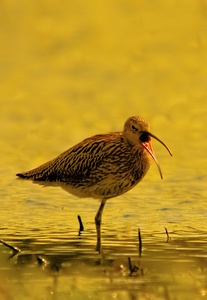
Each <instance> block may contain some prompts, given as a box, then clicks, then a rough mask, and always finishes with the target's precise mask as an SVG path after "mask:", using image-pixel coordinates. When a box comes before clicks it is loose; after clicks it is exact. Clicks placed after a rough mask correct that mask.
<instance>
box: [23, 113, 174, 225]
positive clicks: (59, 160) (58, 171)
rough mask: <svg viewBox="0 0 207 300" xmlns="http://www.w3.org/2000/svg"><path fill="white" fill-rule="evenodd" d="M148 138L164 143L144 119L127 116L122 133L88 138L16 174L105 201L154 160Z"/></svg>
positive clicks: (131, 182) (135, 180)
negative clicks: (26, 170)
mask: <svg viewBox="0 0 207 300" xmlns="http://www.w3.org/2000/svg"><path fill="white" fill-rule="evenodd" d="M151 137H153V138H155V139H157V140H158V141H159V142H161V143H162V144H163V145H164V146H165V144H164V143H163V142H162V141H160V140H159V139H158V138H157V137H155V136H154V135H153V134H151V133H150V132H149V125H148V123H147V122H145V121H144V120H143V119H141V118H140V117H130V118H129V119H128V120H127V121H126V122H125V125H124V130H123V131H122V132H112V133H108V134H100V135H95V136H92V137H90V138H87V139H85V140H83V141H82V142H81V143H79V144H77V145H76V146H74V147H72V148H70V149H69V150H67V151H65V152H63V153H62V154H60V155H59V156H57V157H56V158H55V159H53V160H51V161H49V162H47V163H45V164H43V165H41V166H39V167H37V168H35V169H33V170H31V171H28V172H25V173H18V174H17V176H18V177H20V178H23V179H31V180H33V181H39V182H41V183H43V184H44V182H45V183H47V184H48V183H51V184H52V183H55V184H56V185H60V186H62V187H63V188H64V189H66V190H68V191H69V192H70V193H72V194H74V195H76V196H79V197H93V198H99V199H101V200H102V201H103V202H104V203H105V201H106V199H108V198H112V197H116V196H118V195H120V194H123V193H125V192H127V191H128V190H130V189H131V188H133V187H134V186H135V185H136V184H137V183H138V182H139V181H140V180H141V179H142V178H143V177H144V175H145V174H146V173H147V171H148V169H149V167H150V161H151V157H150V156H152V157H153V159H154V160H155V162H156V163H157V161H156V158H155V156H154V153H153V150H152V146H151V142H150V140H151ZM165 147H166V146H165ZM166 148H167V147H166ZM167 150H168V151H169V149H168V148H167ZM157 165H158V163H157ZM158 168H159V165H158ZM159 170H160V168H159ZM160 173H161V171H160ZM103 206H104V205H103ZM102 210H103V209H102ZM102 210H101V212H100V216H99V221H100V220H101V214H102Z"/></svg>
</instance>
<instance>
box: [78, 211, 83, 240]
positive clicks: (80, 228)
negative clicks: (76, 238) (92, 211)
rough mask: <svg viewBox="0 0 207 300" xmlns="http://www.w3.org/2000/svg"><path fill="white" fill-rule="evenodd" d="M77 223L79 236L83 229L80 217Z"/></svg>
mask: <svg viewBox="0 0 207 300" xmlns="http://www.w3.org/2000/svg"><path fill="white" fill-rule="evenodd" d="M78 222H79V233H78V235H81V231H83V230H84V227H83V222H82V220H81V216H79V215H78Z"/></svg>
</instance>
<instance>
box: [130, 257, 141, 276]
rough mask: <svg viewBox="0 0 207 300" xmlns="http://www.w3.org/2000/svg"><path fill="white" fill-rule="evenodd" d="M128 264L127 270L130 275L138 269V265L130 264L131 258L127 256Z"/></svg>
mask: <svg viewBox="0 0 207 300" xmlns="http://www.w3.org/2000/svg"><path fill="white" fill-rule="evenodd" d="M128 264H129V271H130V276H131V275H132V274H133V273H136V272H137V271H138V270H139V267H137V266H135V265H134V266H132V263H131V258H130V257H128Z"/></svg>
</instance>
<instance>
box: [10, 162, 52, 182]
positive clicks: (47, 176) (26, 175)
mask: <svg viewBox="0 0 207 300" xmlns="http://www.w3.org/2000/svg"><path fill="white" fill-rule="evenodd" d="M49 163H50V162H48V163H45V164H43V165H41V166H39V167H37V168H35V169H32V170H30V171H27V172H23V173H17V174H16V176H18V177H19V178H21V179H30V180H35V181H56V180H55V178H54V173H53V170H52V169H51V167H49Z"/></svg>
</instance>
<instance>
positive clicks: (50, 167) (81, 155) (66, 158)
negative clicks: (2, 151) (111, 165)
mask: <svg viewBox="0 0 207 300" xmlns="http://www.w3.org/2000/svg"><path fill="white" fill-rule="evenodd" d="M119 138H120V133H116V134H114V133H113V135H111V134H108V135H96V136H93V137H91V138H88V139H85V140H83V141H82V142H81V143H79V144H77V145H76V146H74V147H72V148H70V149H69V150H66V151H65V152H63V153H62V154H60V155H59V156H58V157H56V158H55V159H53V160H51V161H49V162H47V163H45V164H43V165H41V166H39V167H37V168H35V169H33V170H31V171H28V172H25V173H19V174H17V176H19V177H21V178H25V179H32V180H35V181H50V182H55V181H61V182H68V183H76V182H81V181H84V180H86V179H87V178H89V177H90V174H91V173H92V172H94V171H95V170H96V169H97V168H98V167H99V166H100V165H101V163H102V161H103V159H104V158H106V157H107V156H108V155H110V154H111V152H113V149H114V145H115V144H116V141H117V139H119ZM97 180H98V178H97Z"/></svg>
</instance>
